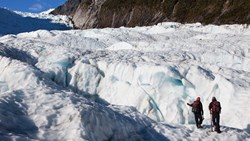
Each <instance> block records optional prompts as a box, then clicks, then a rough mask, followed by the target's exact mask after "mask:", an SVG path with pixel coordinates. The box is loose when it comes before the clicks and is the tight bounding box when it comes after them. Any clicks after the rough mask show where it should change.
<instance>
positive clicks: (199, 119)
mask: <svg viewBox="0 0 250 141" xmlns="http://www.w3.org/2000/svg"><path fill="white" fill-rule="evenodd" d="M194 118H195V123H196V127H199V126H200V125H201V124H202V121H203V119H202V116H201V113H194Z"/></svg>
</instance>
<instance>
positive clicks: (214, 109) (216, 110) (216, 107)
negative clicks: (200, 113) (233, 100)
mask: <svg viewBox="0 0 250 141" xmlns="http://www.w3.org/2000/svg"><path fill="white" fill-rule="evenodd" d="M208 109H209V111H210V114H211V115H212V122H213V126H215V131H216V132H218V133H220V132H221V131H220V112H221V106H220V102H219V101H217V100H216V98H215V97H213V98H212V102H211V103H210V104H209V106H208Z"/></svg>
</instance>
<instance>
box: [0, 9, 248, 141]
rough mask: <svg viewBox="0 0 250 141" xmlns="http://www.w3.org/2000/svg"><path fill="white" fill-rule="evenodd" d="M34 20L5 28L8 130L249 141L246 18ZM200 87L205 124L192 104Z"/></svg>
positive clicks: (3, 103)
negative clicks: (215, 124) (84, 26)
mask: <svg viewBox="0 0 250 141" xmlns="http://www.w3.org/2000/svg"><path fill="white" fill-rule="evenodd" d="M17 14H19V13H18V12H17ZM37 17H39V16H37ZM1 20H2V19H1ZM1 20H0V23H3V22H2V21H1ZM19 20H20V21H19V23H22V21H23V20H26V19H25V18H20V19H19ZM6 26H7V25H6ZM60 26H61V25H60ZM60 26H59V27H60ZM8 28H10V29H12V28H11V27H8ZM6 29H7V28H6ZM35 29H36V28H31V29H30V30H28V29H27V30H26V31H31V32H25V33H20V32H15V33H19V34H16V35H14V34H8V35H5V34H7V31H8V30H5V31H4V32H2V34H3V35H5V36H1V37H0V64H1V65H0V72H1V73H0V138H1V139H3V140H10V139H12V140H19V139H23V140H65V141H66V140H67V141H68V140H74V141H79V140H91V141H102V140H119V141H120V140H126V141H127V140H132V141H133V140H159V141H164V140H224V141H228V140H250V115H249V114H246V113H249V112H250V109H249V108H248V107H249V106H248V105H249V104H248V103H249V100H250V73H249V72H250V67H249V65H250V44H249V40H250V28H249V27H247V26H245V25H230V26H229V25H224V26H214V25H208V26H202V25H200V24H189V25H182V24H179V23H162V24H159V25H155V26H151V27H135V28H117V29H113V28H106V29H90V30H65V31H59V30H36V31H35ZM55 29H56V28H55ZM1 31H3V30H2V29H1V30H0V32H1ZM19 31H21V30H19ZM197 96H200V97H201V101H202V102H203V106H204V110H205V121H204V129H196V128H195V126H194V118H193V115H192V113H191V109H190V108H189V107H188V106H187V105H186V103H187V102H192V101H193V100H194V99H195V98H196V97H197ZM212 96H216V97H217V99H218V100H219V101H220V102H221V104H222V113H221V125H222V127H221V130H222V131H223V132H222V133H221V134H217V133H214V132H210V126H209V125H210V115H209V113H208V110H207V106H208V104H209V102H210V101H211V98H212Z"/></svg>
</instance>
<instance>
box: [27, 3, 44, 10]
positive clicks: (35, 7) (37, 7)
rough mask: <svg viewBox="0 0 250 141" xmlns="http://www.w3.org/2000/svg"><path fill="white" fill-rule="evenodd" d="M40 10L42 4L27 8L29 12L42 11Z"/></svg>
mask: <svg viewBox="0 0 250 141" xmlns="http://www.w3.org/2000/svg"><path fill="white" fill-rule="evenodd" d="M42 9H43V5H42V4H39V3H37V4H33V5H32V6H31V7H30V8H29V10H33V11H40V10H42Z"/></svg>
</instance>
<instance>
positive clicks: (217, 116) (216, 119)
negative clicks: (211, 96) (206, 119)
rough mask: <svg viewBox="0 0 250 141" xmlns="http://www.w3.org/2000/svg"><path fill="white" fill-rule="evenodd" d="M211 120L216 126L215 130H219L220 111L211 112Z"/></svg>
mask: <svg viewBox="0 0 250 141" xmlns="http://www.w3.org/2000/svg"><path fill="white" fill-rule="evenodd" d="M212 121H213V125H214V126H215V127H216V128H215V131H217V132H220V113H212Z"/></svg>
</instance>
